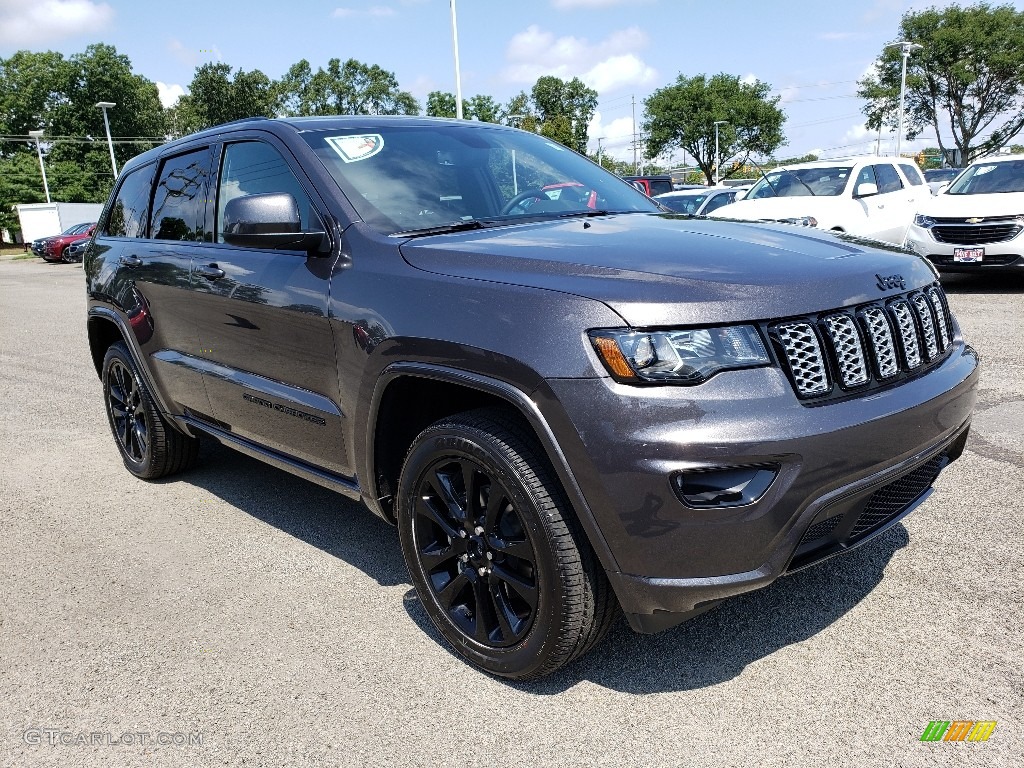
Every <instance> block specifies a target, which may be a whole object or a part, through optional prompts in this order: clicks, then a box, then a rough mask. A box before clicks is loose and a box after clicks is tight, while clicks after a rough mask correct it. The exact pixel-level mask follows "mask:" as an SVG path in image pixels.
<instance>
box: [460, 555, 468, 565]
mask: <svg viewBox="0 0 1024 768" xmlns="http://www.w3.org/2000/svg"><path fill="white" fill-rule="evenodd" d="M459 560H461V561H462V562H464V563H468V562H469V555H462V556H461V557H460V558H459Z"/></svg>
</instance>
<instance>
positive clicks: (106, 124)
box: [96, 101, 117, 180]
mask: <svg viewBox="0 0 1024 768" xmlns="http://www.w3.org/2000/svg"><path fill="white" fill-rule="evenodd" d="M96 106H97V107H99V108H100V109H102V110H103V125H104V127H105V128H106V129H107V148H108V149H109V150H110V167H111V168H113V169H114V179H115V180H116V179H117V161H116V160H115V159H114V140H113V139H111V138H110V121H108V120H107V110H108V109H112V108H114V107H116V106H117V104H115V103H114V102H112V101H100V102H97V104H96Z"/></svg>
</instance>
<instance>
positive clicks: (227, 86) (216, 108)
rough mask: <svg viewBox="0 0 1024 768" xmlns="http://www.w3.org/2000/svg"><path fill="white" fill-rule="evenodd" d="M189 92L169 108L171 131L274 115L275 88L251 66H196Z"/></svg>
mask: <svg viewBox="0 0 1024 768" xmlns="http://www.w3.org/2000/svg"><path fill="white" fill-rule="evenodd" d="M188 90H189V92H188V93H187V94H186V95H184V96H182V97H181V98H180V99H178V103H177V104H175V106H174V108H173V110H172V111H171V120H170V121H171V123H172V126H171V128H172V133H174V134H175V135H178V136H182V135H185V134H188V133H194V132H195V131H201V130H203V129H204V128H210V127H212V126H214V125H220V124H221V123H228V122H231V121H232V120H241V119H243V118H246V117H274V116H275V115H276V114H277V100H278V96H277V91H276V90H275V88H274V87H273V84H272V83H271V81H270V78H269V77H267V76H266V75H265V74H263V73H262V72H260V70H258V69H254V70H252V71H251V72H246V71H244V70H242V69H239V70H238V71H237V72H235V73H234V76H232V75H231V65H229V64H225V63H223V62H216V63H213V62H211V63H208V64H203V65H202V66H200V67H196V72H195V75H194V76H193V78H192V84H191V85H189V89H188Z"/></svg>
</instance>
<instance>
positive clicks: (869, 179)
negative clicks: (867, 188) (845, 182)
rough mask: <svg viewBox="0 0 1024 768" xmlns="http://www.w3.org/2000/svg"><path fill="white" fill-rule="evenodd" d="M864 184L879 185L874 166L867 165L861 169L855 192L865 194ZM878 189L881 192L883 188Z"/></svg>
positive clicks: (854, 188)
mask: <svg viewBox="0 0 1024 768" xmlns="http://www.w3.org/2000/svg"><path fill="white" fill-rule="evenodd" d="M862 184H874V185H876V186H877V185H878V181H877V180H876V179H875V171H874V168H873V167H872V166H870V165H865V166H864V167H863V168H861V169H860V173H858V174H857V183H856V184H855V185H854V187H853V194H855V195H862V194H864V192H863V190H862V189H861V185H862ZM878 191H879V192H881V191H882V190H880V189H879V190H878Z"/></svg>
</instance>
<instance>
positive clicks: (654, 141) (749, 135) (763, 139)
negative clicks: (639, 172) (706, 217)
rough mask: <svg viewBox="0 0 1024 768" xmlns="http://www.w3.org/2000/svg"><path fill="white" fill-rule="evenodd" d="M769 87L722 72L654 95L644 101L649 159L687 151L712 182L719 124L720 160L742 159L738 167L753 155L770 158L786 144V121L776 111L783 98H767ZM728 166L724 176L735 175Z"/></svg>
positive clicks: (684, 81) (682, 81)
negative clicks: (670, 152)
mask: <svg viewBox="0 0 1024 768" xmlns="http://www.w3.org/2000/svg"><path fill="white" fill-rule="evenodd" d="M770 91H771V86H770V85H768V83H762V82H761V81H760V80H755V81H754V82H753V83H744V82H740V79H739V77H738V76H735V75H727V74H725V73H724V72H723V73H719V74H717V75H714V76H713V77H710V78H709V77H707V76H706V75H696V76H695V77H686V76H684V75H679V77H678V78H677V79H676V82H675V83H674V84H673V85H669V86H667V87H665V88H661V89H659V90H657V91H655V92H654V93H653V94H651V96H649V97H648V98H647V100H646V101H645V102H644V107H645V110H646V111H645V116H644V122H643V131H644V133H645V134H646V135H647V142H646V147H645V152H644V154H645V156H646V157H649V158H652V159H653V158H655V157H657V156H658V155H660V154H662V153H664V152H665V151H667V150H674V149H677V148H678V149H682V150H684V151H686V152H688V153H689V154H690V155H691V156H692V157H693V159H694V162H695V163H697V165H698V166H699V167H700V169H701V170H702V171H703V172H704V175H705V177H706V178H707V183H709V184H710V183H711V182H712V180H713V178H714V175H715V174H714V170H715V162H716V159H717V158H716V157H715V121H718V120H726V121H728V122H727V123H726V124H725V125H720V126H719V127H718V143H719V157H720V158H722V160H723V163H724V161H725V160H726V159H728V158H731V157H733V156H734V155H742V156H743V157H742V159H741V160H740V161H739V164H740V166H742V165H744V164H746V162H747V159H748V158H749V157H750V155H751V154H758V155H771V154H772V153H773V152H774V151H775V150H776V149H777V148H778V147H779V146H781V145H782V143H783V142H784V141H785V136H784V135H783V133H782V124H783V122H784V121H785V119H786V117H785V115H784V114H783V113H782V110H780V109H779V108H778V103H779V97H778V96H776V97H775V98H774V99H769V98H768V93H769V92H770ZM734 173H735V171H734V169H733V168H732V167H729V166H724V165H723V168H722V172H721V173H720V177H721V178H728V177H729V176H731V175H734Z"/></svg>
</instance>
